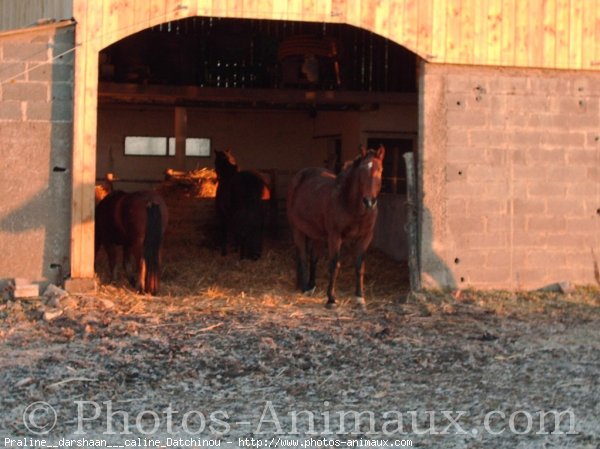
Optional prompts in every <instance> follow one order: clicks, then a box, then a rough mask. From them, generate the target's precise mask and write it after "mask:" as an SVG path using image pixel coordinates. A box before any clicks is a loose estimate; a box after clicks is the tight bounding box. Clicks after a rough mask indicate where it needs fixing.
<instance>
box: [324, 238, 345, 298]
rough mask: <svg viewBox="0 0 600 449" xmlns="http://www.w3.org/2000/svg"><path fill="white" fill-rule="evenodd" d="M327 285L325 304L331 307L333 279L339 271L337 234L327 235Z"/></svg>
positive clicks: (333, 294) (339, 246)
mask: <svg viewBox="0 0 600 449" xmlns="http://www.w3.org/2000/svg"><path fill="white" fill-rule="evenodd" d="M328 246H329V285H328V286H327V304H326V306H327V307H329V308H331V307H334V306H335V281H336V280H337V276H338V273H339V272H340V248H341V246H342V239H341V237H338V236H331V235H330V236H329V245H328Z"/></svg>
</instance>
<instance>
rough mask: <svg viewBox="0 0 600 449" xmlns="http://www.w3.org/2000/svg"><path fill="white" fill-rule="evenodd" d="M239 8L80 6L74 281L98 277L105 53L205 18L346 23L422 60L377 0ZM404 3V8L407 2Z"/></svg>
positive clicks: (111, 1) (113, 0) (112, 0)
mask: <svg viewBox="0 0 600 449" xmlns="http://www.w3.org/2000/svg"><path fill="white" fill-rule="evenodd" d="M234 3H236V5H235V6H232V7H225V6H222V7H221V6H219V7H216V6H213V2H204V1H201V0H199V1H191V0H190V1H172V0H161V1H148V2H146V1H144V2H132V3H130V4H129V5H127V4H124V3H123V2H122V1H120V0H104V1H98V2H88V1H85V0H75V1H74V17H75V19H76V21H77V32H76V39H77V41H76V46H77V49H76V57H75V81H74V85H75V88H74V123H73V184H72V191H73V197H72V198H73V199H72V215H71V217H72V224H71V278H73V279H92V278H93V277H94V207H95V202H94V186H95V181H96V140H97V109H98V68H99V67H98V55H99V53H100V51H101V50H102V49H104V48H105V47H107V46H109V45H111V44H113V43H115V42H117V41H119V40H121V39H123V38H126V37H127V36H130V35H132V34H134V33H137V32H139V31H142V30H144V29H147V28H149V27H152V26H155V25H159V24H161V23H165V22H169V21H174V20H179V19H184V18H189V17H196V16H204V17H223V18H240V19H271V20H296V21H298V20H301V21H311V22H320V23H338V24H339V23H345V24H349V25H353V26H356V27H360V28H363V29H366V30H368V31H373V32H375V33H378V34H380V35H382V36H383V37H386V38H388V39H390V40H392V41H395V42H396V43H398V44H400V45H402V46H404V47H406V48H408V49H409V50H411V51H413V52H415V53H417V54H419V52H418V51H417V45H416V43H417V38H416V33H415V30H412V31H411V30H406V33H407V38H406V39H405V38H404V35H405V27H404V26H403V25H404V24H403V22H401V23H399V24H398V25H399V26H395V27H392V25H391V24H390V22H389V15H390V11H385V10H382V9H381V8H377V3H378V1H377V0H366V1H365V0H363V1H362V2H355V1H353V0H341V1H337V2H331V1H320V0H317V1H315V2H314V3H313V4H312V5H311V6H310V7H306V8H303V7H302V2H297V1H293V0H287V1H286V0H283V1H276V2H264V3H265V4H263V2H262V1H256V2H252V6H247V5H246V2H234ZM267 3H268V4H269V5H267ZM398 3H399V4H402V3H404V1H400V2H398ZM298 4H300V7H299V8H298V7H297V5H298ZM224 5H225V4H224ZM410 36H413V37H412V38H410ZM419 56H421V57H424V55H419Z"/></svg>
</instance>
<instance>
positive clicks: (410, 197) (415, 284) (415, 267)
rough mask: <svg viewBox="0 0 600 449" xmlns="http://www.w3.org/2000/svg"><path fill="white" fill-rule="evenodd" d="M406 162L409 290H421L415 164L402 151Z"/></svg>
mask: <svg viewBox="0 0 600 449" xmlns="http://www.w3.org/2000/svg"><path fill="white" fill-rule="evenodd" d="M404 162H405V164H406V209H407V214H406V218H407V220H406V231H407V233H408V272H409V280H410V291H411V292H413V293H414V292H417V291H419V290H421V270H420V268H419V253H418V247H417V245H418V228H417V210H418V201H417V186H416V182H415V179H416V178H415V165H414V162H413V154H412V153H411V152H408V153H404Z"/></svg>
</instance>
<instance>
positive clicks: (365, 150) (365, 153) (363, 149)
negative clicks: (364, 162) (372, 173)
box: [360, 145, 367, 158]
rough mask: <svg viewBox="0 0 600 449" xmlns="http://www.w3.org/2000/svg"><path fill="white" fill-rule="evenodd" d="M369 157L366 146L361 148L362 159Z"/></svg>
mask: <svg viewBox="0 0 600 449" xmlns="http://www.w3.org/2000/svg"><path fill="white" fill-rule="evenodd" d="M366 155H367V147H365V146H364V145H361V146H360V157H362V158H364V157H365V156H366Z"/></svg>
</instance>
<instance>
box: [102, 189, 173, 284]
mask: <svg viewBox="0 0 600 449" xmlns="http://www.w3.org/2000/svg"><path fill="white" fill-rule="evenodd" d="M168 220H169V217H168V211H167V205H166V204H165V201H164V199H163V198H162V197H161V196H160V195H159V194H158V193H156V192H152V191H143V192H134V193H125V192H123V191H121V190H116V191H113V192H111V193H110V194H108V195H107V196H106V197H104V198H103V199H102V201H100V202H99V203H98V205H97V206H96V228H95V229H96V254H98V251H99V250H100V248H101V247H104V249H105V250H106V253H107V255H108V264H109V268H110V278H111V281H113V280H114V278H115V274H116V247H117V246H122V247H123V269H124V270H125V273H126V274H127V275H128V277H129V280H130V282H131V284H132V285H133V286H134V287H135V288H136V289H137V291H138V292H139V293H150V294H151V295H156V293H157V291H158V287H159V277H160V259H161V252H162V243H163V237H164V233H165V230H166V228H167V223H168ZM131 255H133V257H134V260H135V269H136V273H135V274H130V273H129V270H128V265H129V263H130V261H131Z"/></svg>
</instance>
